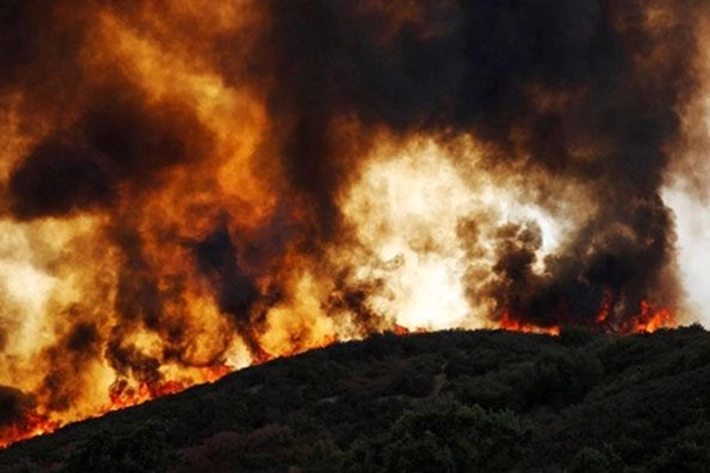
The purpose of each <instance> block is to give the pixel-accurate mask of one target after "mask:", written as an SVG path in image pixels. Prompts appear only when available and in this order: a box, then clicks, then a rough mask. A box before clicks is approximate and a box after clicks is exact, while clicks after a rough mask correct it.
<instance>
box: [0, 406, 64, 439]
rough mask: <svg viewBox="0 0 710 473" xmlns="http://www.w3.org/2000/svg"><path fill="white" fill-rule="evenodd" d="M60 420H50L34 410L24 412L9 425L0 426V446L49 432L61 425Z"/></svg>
mask: <svg viewBox="0 0 710 473" xmlns="http://www.w3.org/2000/svg"><path fill="white" fill-rule="evenodd" d="M61 425H62V424H61V422H59V421H54V420H50V419H49V418H48V417H47V416H43V415H40V414H37V413H36V412H26V413H25V415H24V417H23V419H22V420H20V421H18V422H16V423H13V424H11V425H9V426H5V427H0V448H5V447H7V446H8V445H11V444H13V443H15V442H19V441H20V440H25V439H29V438H32V437H37V436H39V435H44V434H49V433H52V432H54V431H55V430H57V429H58V428H59V427H61Z"/></svg>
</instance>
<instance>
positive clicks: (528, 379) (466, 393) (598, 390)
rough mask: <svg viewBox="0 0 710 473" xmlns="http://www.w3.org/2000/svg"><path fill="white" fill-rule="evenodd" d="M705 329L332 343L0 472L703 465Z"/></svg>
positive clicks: (29, 450) (707, 376)
mask: <svg viewBox="0 0 710 473" xmlns="http://www.w3.org/2000/svg"><path fill="white" fill-rule="evenodd" d="M708 438H710V335H708V333H707V332H705V331H704V330H703V329H702V328H701V327H699V326H692V327H685V328H680V329H676V330H662V331H659V332H656V333H654V334H640V335H634V336H624V337H622V336H615V335H600V334H595V333H592V332H589V331H586V330H583V329H576V328H575V329H567V330H563V332H562V334H561V335H560V336H559V337H553V336H547V335H533V334H523V333H515V332H506V331H473V332H468V331H450V332H438V333H427V334H411V335H406V336H396V335H394V334H390V333H386V334H383V335H376V336H373V337H371V338H369V339H367V340H365V341H362V342H351V343H345V344H339V345H334V346H331V347H328V348H325V349H320V350H315V351H311V352H309V353H305V354H303V355H300V356H296V357H292V358H287V359H278V360H275V361H272V362H270V363H267V364H264V365H261V366H257V367H252V368H248V369H245V370H243V371H240V372H237V373H234V374H231V375H229V376H227V377H225V378H223V379H222V380H220V381H219V382H217V383H215V384H212V385H205V386H199V387H195V388H193V389H190V390H188V391H185V392H183V393H181V394H178V395H174V396H170V397H166V398H162V399H158V400H156V401H153V402H150V403H147V404H144V405H141V406H138V407H135V408H131V409H126V410H124V411H120V412H114V413H112V414H109V415H107V416H105V417H103V418H100V419H94V420H89V421H85V422H81V423H78V424H74V425H70V426H68V427H66V428H64V429H62V430H60V431H58V432H56V433H55V434H53V435H48V436H45V437H40V438H36V439H33V440H30V441H26V442H23V443H19V444H16V445H14V446H12V447H10V448H8V449H7V450H4V451H0V471H1V472H19V471H102V472H106V473H108V472H112V471H116V472H118V471H120V472H157V471H174V472H193V471H204V472H208V471H209V472H220V471H258V472H286V471H289V472H299V471H303V472H333V471H363V472H365V471H367V472H370V471H412V472H414V471H416V472H426V471H431V472H443V471H452V472H453V471H477V470H478V471H480V470H483V471H550V472H553V471H570V472H582V471H587V472H588V471H703V470H704V469H705V468H706V466H707V465H708V464H710V463H709V462H710V446H709V445H708V442H707V439H708Z"/></svg>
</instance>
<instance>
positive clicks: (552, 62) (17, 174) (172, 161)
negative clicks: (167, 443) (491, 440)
mask: <svg viewBox="0 0 710 473" xmlns="http://www.w3.org/2000/svg"><path fill="white" fill-rule="evenodd" d="M707 10H708V7H707V4H706V2H702V1H693V0H687V1H682V2H667V1H661V0H648V1H626V0H624V1H621V0H617V1H615V0H600V1H592V0H582V1H576V2H568V1H563V0H545V1H540V2H534V4H533V3H531V2H485V1H476V2H474V1H464V0H461V1H455V0H446V1H439V2H423V1H413V0H397V1H390V0H388V1H375V0H373V1H370V2H357V1H350V0H337V1H335V0H328V1H326V0H289V1H277V0H268V1H266V0H264V1H258V0H231V1H224V2H211V1H208V0H190V1H187V0H186V1H181V2H169V1H167V0H164V1H163V0H151V1H145V2H139V3H136V4H129V2H122V1H121V2H119V1H112V0H105V1H99V0H87V1H83V2H72V1H69V0H56V1H54V2H44V1H40V0H6V1H3V2H2V3H1V4H0V23H1V26H0V64H2V67H1V68H0V111H1V112H2V113H1V114H0V136H2V138H3V146H2V147H0V366H2V370H0V432H4V434H3V435H0V443H3V439H5V442H7V441H8V439H9V440H12V439H14V438H16V437H17V436H18V435H20V434H18V432H20V433H21V432H29V431H32V429H35V430H34V431H33V432H39V430H37V429H38V428H39V427H37V426H38V425H39V424H42V425H49V426H50V427H47V428H53V426H56V425H58V424H61V423H65V422H67V421H69V420H74V419H79V418H83V417H86V416H91V415H96V414H99V413H101V412H104V411H105V410H107V409H112V408H115V407H120V406H122V405H129V404H132V403H136V402H140V401H142V400H145V399H148V398H151V397H154V396H158V395H161V394H164V393H167V392H174V391H176V390H179V389H182V388H183V387H185V386H188V385H190V384H193V383H196V382H204V381H210V380H213V379H216V378H217V377H219V376H221V375H222V374H224V373H225V372H226V371H228V370H230V369H234V368H238V367H242V366H246V365H248V364H250V363H254V362H258V361H261V360H264V359H268V358H269V357H273V356H279V355H287V354H290V353H295V352H298V351H301V350H304V349H307V348H311V347H314V346H320V345H323V344H326V343H330V342H332V341H336V340H343V339H349V338H356V337H362V336H364V335H366V334H367V333H370V332H373V331H379V330H384V329H394V328H396V327H399V326H404V327H408V328H410V329H414V328H418V327H422V328H426V329H437V328H447V327H496V326H501V325H503V326H510V327H514V328H519V329H520V328H525V327H532V326H538V327H542V328H548V329H552V328H554V327H558V326H560V325H563V324H581V325H586V326H590V327H598V328H600V329H605V330H617V331H622V332H626V331H633V330H638V329H647V328H655V327H656V326H658V325H663V324H672V323H673V321H674V315H673V311H675V310H676V309H677V308H678V307H679V304H681V303H682V297H681V296H682V291H681V288H680V285H679V283H678V278H677V268H676V260H675V256H674V252H675V249H674V241H675V234H674V224H673V222H674V217H673V213H672V212H671V211H670V209H669V207H668V206H667V205H666V204H665V203H664V200H663V198H662V189H663V186H664V185H665V184H667V183H668V182H669V179H670V176H671V175H675V176H689V178H688V179H687V180H686V181H684V182H686V184H687V189H689V190H690V191H692V192H695V190H698V189H702V188H703V186H704V181H703V179H701V178H698V177H697V176H698V173H697V172H696V171H697V166H698V165H699V164H698V163H700V162H701V158H699V157H698V156H700V154H699V153H694V152H693V151H694V150H697V149H702V148H703V147H704V146H705V143H706V130H701V131H698V127H697V120H696V119H697V114H698V110H699V105H698V104H699V103H700V98H701V97H702V96H703V94H704V92H705V91H704V83H703V78H704V72H705V71H704V67H705V66H704V64H705V62H706V61H705V59H707V58H703V55H702V54H701V51H700V48H699V45H700V42H701V41H702V39H703V38H704V37H705V36H707V31H708V28H707V25H705V24H704V23H703V20H702V18H703V17H704V15H707V13H708V11H707ZM38 419H39V420H38ZM3 429H5V430H4V431H3ZM23 429H24V430H23Z"/></svg>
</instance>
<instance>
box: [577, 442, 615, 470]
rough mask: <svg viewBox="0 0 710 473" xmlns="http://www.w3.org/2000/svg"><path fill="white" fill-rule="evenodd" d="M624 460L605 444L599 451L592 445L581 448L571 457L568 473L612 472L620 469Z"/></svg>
mask: <svg viewBox="0 0 710 473" xmlns="http://www.w3.org/2000/svg"><path fill="white" fill-rule="evenodd" d="M623 468H624V461H623V460H622V459H621V457H620V456H619V455H617V454H616V453H615V452H614V450H613V449H612V448H610V447H609V446H605V447H604V448H603V449H602V450H601V451H600V450H597V449H596V448H592V447H584V448H582V449H581V450H580V451H579V452H577V454H576V455H575V456H574V458H573V459H572V462H571V463H570V465H569V468H568V470H567V471H568V473H613V472H617V471H622V470H623Z"/></svg>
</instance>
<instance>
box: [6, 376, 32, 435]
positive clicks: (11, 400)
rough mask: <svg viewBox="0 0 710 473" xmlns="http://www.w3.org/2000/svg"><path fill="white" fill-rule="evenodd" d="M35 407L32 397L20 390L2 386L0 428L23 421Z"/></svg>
mask: <svg viewBox="0 0 710 473" xmlns="http://www.w3.org/2000/svg"><path fill="white" fill-rule="evenodd" d="M33 407H34V401H33V400H32V398H31V397H30V396H28V395H26V394H25V393H23V392H22V391H20V390H19V389H15V388H13V387H10V386H2V385H0V428H2V427H5V426H8V425H12V424H14V423H16V422H19V421H21V420H22V419H23V418H24V417H25V416H26V415H27V412H28V411H30V410H31V409H32V408H33Z"/></svg>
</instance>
